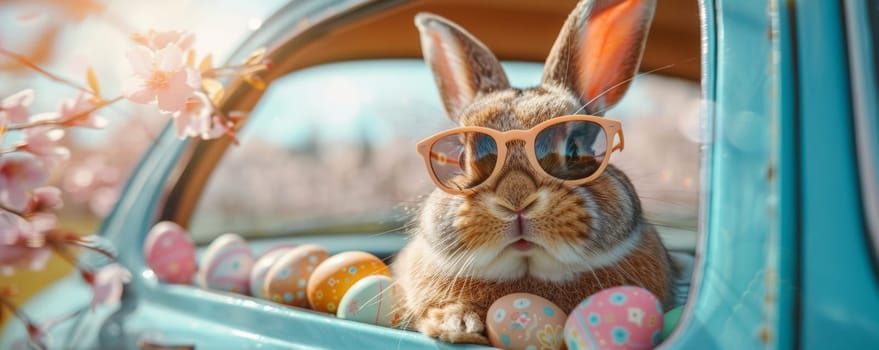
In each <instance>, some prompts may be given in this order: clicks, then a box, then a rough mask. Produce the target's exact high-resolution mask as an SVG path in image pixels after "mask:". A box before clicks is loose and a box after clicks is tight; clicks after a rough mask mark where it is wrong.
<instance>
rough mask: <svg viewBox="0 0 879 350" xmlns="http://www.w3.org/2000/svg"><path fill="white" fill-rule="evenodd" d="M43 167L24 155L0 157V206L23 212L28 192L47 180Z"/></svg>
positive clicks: (31, 157) (37, 161)
mask: <svg viewBox="0 0 879 350" xmlns="http://www.w3.org/2000/svg"><path fill="white" fill-rule="evenodd" d="M48 176H49V175H48V173H47V172H46V169H45V167H44V166H43V164H42V163H40V161H39V160H38V159H37V158H34V157H33V156H31V155H29V154H26V153H20V152H17V153H10V154H4V155H3V156H2V157H0V204H2V205H3V206H5V207H7V208H8V209H11V210H15V211H23V210H24V209H25V208H26V207H27V204H28V191H30V190H31V189H33V188H34V187H37V186H40V185H42V184H44V183H45V182H46V180H47V178H48Z"/></svg>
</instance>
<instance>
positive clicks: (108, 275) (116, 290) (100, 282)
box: [92, 263, 131, 308]
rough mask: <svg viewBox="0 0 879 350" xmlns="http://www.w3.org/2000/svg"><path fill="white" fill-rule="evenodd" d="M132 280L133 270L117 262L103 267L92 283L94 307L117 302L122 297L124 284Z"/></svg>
mask: <svg viewBox="0 0 879 350" xmlns="http://www.w3.org/2000/svg"><path fill="white" fill-rule="evenodd" d="M129 281H131V272H129V271H128V270H127V269H126V268H124V267H122V265H119V264H117V263H113V264H110V265H107V266H104V267H102V268H101V269H100V270H98V272H97V273H95V278H94V282H93V283H92V290H93V291H94V295H93V296H92V307H93V308H94V307H95V305H98V304H116V303H118V302H119V299H121V298H122V286H123V285H124V284H125V283H128V282H129Z"/></svg>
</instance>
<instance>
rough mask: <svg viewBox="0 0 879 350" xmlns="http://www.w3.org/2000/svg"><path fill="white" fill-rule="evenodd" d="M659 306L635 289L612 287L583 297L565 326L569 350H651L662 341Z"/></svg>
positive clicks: (642, 290)
mask: <svg viewBox="0 0 879 350" xmlns="http://www.w3.org/2000/svg"><path fill="white" fill-rule="evenodd" d="M662 324H663V313H662V303H660V302H659V300H658V299H657V298H656V297H655V296H654V295H653V294H652V293H650V292H649V291H647V290H646V289H643V288H639V287H629V286H622V287H613V288H608V289H605V290H602V291H600V292H598V293H595V294H593V295H592V296H590V297H589V298H586V300H584V301H583V302H582V303H580V305H577V307H576V308H574V310H573V311H571V315H570V316H569V317H568V320H567V322H566V323H565V342H566V343H567V345H568V349H570V350H580V349H652V348H653V347H655V346H656V345H657V344H659V342H660V340H661V339H662Z"/></svg>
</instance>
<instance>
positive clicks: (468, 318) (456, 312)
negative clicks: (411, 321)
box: [418, 304, 488, 344]
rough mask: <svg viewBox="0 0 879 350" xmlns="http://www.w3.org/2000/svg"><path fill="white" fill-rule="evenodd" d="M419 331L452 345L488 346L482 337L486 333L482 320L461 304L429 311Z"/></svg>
mask: <svg viewBox="0 0 879 350" xmlns="http://www.w3.org/2000/svg"><path fill="white" fill-rule="evenodd" d="M418 331H420V332H421V333H424V334H425V335H427V336H430V337H434V338H439V339H440V340H442V341H447V342H450V343H473V344H488V339H487V338H486V337H485V336H484V335H482V332H483V331H485V326H484V325H483V324H482V318H481V317H479V314H477V313H476V312H474V311H473V310H470V309H468V308H466V307H464V306H463V305H461V304H449V305H446V306H444V307H442V308H433V309H430V310H428V312H427V315H426V316H425V317H424V318H423V319H421V322H419V324H418Z"/></svg>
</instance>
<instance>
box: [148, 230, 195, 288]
mask: <svg viewBox="0 0 879 350" xmlns="http://www.w3.org/2000/svg"><path fill="white" fill-rule="evenodd" d="M143 257H144V259H145V260H146V264H147V266H149V267H150V269H152V270H153V273H155V274H156V277H158V278H159V280H160V281H162V282H166V283H190V281H192V275H193V274H195V270H196V265H195V244H193V243H192V240H191V239H189V235H188V234H187V233H186V230H184V229H183V228H182V227H180V225H177V224H176V223H173V222H171V221H162V222H160V223H157V224H156V225H155V226H153V228H152V229H150V232H149V233H148V234H147V237H146V242H144V245H143Z"/></svg>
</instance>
